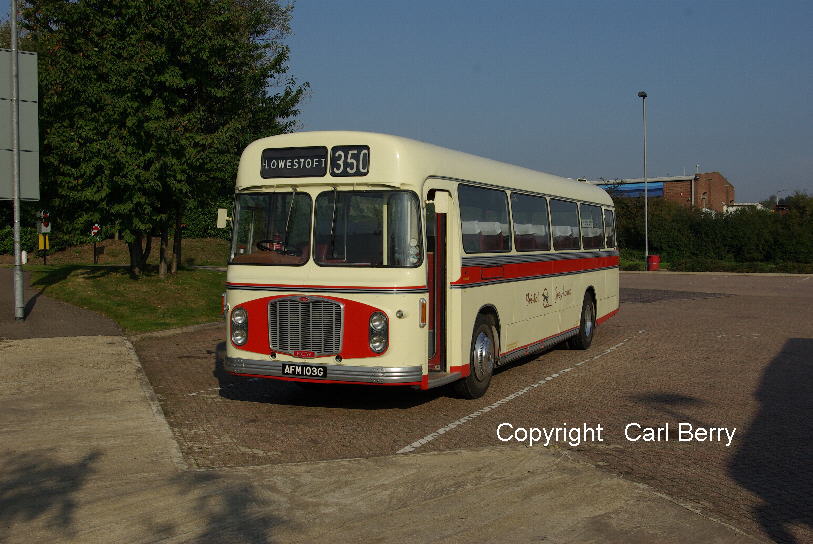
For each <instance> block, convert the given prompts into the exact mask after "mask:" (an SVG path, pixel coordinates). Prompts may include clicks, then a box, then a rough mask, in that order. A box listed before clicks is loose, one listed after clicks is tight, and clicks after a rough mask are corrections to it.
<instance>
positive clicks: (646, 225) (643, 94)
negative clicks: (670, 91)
mask: <svg viewBox="0 0 813 544" xmlns="http://www.w3.org/2000/svg"><path fill="white" fill-rule="evenodd" d="M638 96H639V97H640V98H641V107H642V108H643V117H644V260H645V261H647V262H646V265H647V266H648V265H649V262H648V261H649V181H648V180H647V177H646V97H647V94H646V92H644V91H640V92H639V93H638Z"/></svg>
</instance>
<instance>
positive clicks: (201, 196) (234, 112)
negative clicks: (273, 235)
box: [22, 0, 307, 276]
mask: <svg viewBox="0 0 813 544" xmlns="http://www.w3.org/2000/svg"><path fill="white" fill-rule="evenodd" d="M290 14H291V7H290V6H282V5H280V4H279V1H278V0H188V1H185V2H177V1H176V0H153V1H151V2H143V1H142V0H73V1H70V0H28V2H26V5H25V7H24V9H23V16H22V25H23V27H24V28H25V29H26V31H27V32H28V33H29V35H30V36H31V38H32V39H33V40H34V41H35V42H36V43H37V45H38V48H39V51H40V86H41V91H40V101H41V109H40V112H41V126H42V134H43V142H42V157H43V159H42V170H43V172H42V174H43V176H42V177H43V189H44V191H43V192H44V193H45V194H46V195H47V197H48V198H49V199H50V200H51V209H52V210H54V211H55V212H56V213H58V214H59V215H60V216H62V217H68V216H70V217H73V218H74V220H73V225H72V226H73V229H74V230H75V231H77V232H79V231H82V230H84V229H85V228H86V226H87V225H90V224H93V223H95V222H99V223H100V224H103V225H108V226H113V227H115V228H117V229H119V230H120V231H121V233H122V236H123V238H124V239H125V241H127V243H128V245H129V248H130V266H131V270H132V272H133V274H134V275H136V276H138V275H140V274H141V272H142V270H143V268H144V263H145V262H146V255H148V254H149V251H150V241H151V239H152V234H153V233H154V232H157V233H159V234H160V237H161V265H160V270H161V272H162V273H163V272H165V271H166V270H167V251H168V248H167V243H168V232H169V231H170V229H172V228H173V227H174V230H175V248H176V249H175V252H174V253H175V259H174V260H173V266H174V267H177V264H178V261H179V260H180V238H181V223H182V219H183V213H184V209H185V207H186V206H187V205H189V204H192V203H197V204H199V205H200V204H201V202H207V201H212V200H213V199H215V198H217V197H218V196H220V195H222V194H224V193H227V192H229V191H230V190H231V187H232V184H233V178H234V175H235V172H236V167H237V162H238V159H239V154H240V151H241V150H242V148H243V147H245V145H247V144H248V143H249V142H250V141H251V140H253V139H256V138H257V137H259V136H264V135H272V134H278V133H281V132H287V131H290V130H291V129H292V128H293V126H294V123H295V116H296V115H297V114H298V110H297V106H298V104H299V102H300V100H301V98H302V96H303V93H304V91H305V88H306V87H307V84H304V85H297V83H296V82H295V81H294V80H293V78H291V77H288V76H286V74H287V70H288V69H287V61H288V48H287V47H286V46H285V45H284V44H283V39H284V38H285V36H286V35H287V34H288V33H289V32H290V28H289V21H290Z"/></svg>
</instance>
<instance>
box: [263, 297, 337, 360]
mask: <svg viewBox="0 0 813 544" xmlns="http://www.w3.org/2000/svg"><path fill="white" fill-rule="evenodd" d="M343 337H344V305H343V304H342V303H340V302H336V301H335V300H330V299H327V298H323V297H313V296H302V295H296V296H290V297H283V298H278V299H275V300H272V301H270V302H269V303H268V343H269V345H270V346H271V349H272V350H273V351H277V352H280V353H289V354H292V353H294V352H295V351H310V352H313V354H314V355H315V356H317V357H321V356H325V355H338V353H339V352H340V351H341V348H342V338H343Z"/></svg>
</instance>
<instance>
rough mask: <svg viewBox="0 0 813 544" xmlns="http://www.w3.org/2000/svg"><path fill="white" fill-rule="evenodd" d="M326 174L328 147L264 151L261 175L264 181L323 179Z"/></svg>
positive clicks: (285, 148) (284, 148)
mask: <svg viewBox="0 0 813 544" xmlns="http://www.w3.org/2000/svg"><path fill="white" fill-rule="evenodd" d="M326 173H327V148H326V147H323V146H311V147H281V148H271V149H264V150H263V154H262V159H261V163H260V175H261V176H262V177H263V178H264V179H268V178H304V177H321V176H324V175H325V174H326Z"/></svg>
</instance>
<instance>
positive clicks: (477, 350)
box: [472, 332, 494, 380]
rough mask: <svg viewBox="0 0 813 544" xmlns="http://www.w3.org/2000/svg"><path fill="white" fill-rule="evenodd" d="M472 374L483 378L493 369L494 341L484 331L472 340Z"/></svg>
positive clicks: (480, 378)
mask: <svg viewBox="0 0 813 544" xmlns="http://www.w3.org/2000/svg"><path fill="white" fill-rule="evenodd" d="M472 366H473V367H474V375H475V376H476V377H477V379H478V380H483V379H485V378H486V376H488V375H490V374H491V372H492V371H493V370H494V342H492V341H491V338H490V337H489V336H488V335H487V334H486V333H484V332H481V333H480V334H478V335H477V339H476V340H475V341H474V364H473V365H472Z"/></svg>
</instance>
